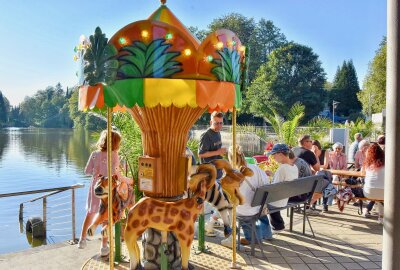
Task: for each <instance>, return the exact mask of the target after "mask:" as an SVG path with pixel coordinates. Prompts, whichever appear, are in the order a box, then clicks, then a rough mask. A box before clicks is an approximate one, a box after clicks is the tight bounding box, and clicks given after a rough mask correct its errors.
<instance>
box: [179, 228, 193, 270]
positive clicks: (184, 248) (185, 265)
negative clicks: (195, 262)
mask: <svg viewBox="0 0 400 270" xmlns="http://www.w3.org/2000/svg"><path fill="white" fill-rule="evenodd" d="M186 236H188V239H190V240H189V241H188V239H186V238H181V237H179V236H178V234H177V238H178V240H179V246H180V248H181V258H182V270H187V269H189V255H190V247H191V246H192V241H193V234H190V235H186Z"/></svg>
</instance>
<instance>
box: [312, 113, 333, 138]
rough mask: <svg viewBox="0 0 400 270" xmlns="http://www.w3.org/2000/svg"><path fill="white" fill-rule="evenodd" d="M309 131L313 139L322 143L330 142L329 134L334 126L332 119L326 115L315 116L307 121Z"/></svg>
mask: <svg viewBox="0 0 400 270" xmlns="http://www.w3.org/2000/svg"><path fill="white" fill-rule="evenodd" d="M307 127H308V129H307V133H308V134H309V135H310V136H311V138H312V139H313V140H318V141H319V142H320V143H321V144H323V143H325V142H328V141H327V139H328V138H327V135H328V134H329V129H330V128H331V127H332V121H331V120H330V119H328V118H325V117H320V116H317V117H314V118H312V119H311V120H310V121H308V123H307Z"/></svg>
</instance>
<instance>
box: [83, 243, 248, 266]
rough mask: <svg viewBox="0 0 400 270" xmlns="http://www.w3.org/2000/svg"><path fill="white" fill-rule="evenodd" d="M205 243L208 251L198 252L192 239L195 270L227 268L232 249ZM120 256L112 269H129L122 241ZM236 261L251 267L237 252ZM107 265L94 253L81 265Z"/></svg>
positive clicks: (107, 262)
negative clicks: (120, 259)
mask: <svg viewBox="0 0 400 270" xmlns="http://www.w3.org/2000/svg"><path fill="white" fill-rule="evenodd" d="M206 244H207V247H208V252H203V253H198V252H196V249H195V248H196V247H197V241H193V244H192V246H193V248H192V250H191V254H190V264H191V265H192V266H193V267H194V268H195V269H196V270H210V269H229V268H230V266H231V259H232V250H231V249H229V248H226V247H224V246H221V245H219V244H216V243H209V242H207V243H206ZM139 247H140V248H141V247H142V245H141V243H139ZM141 254H142V250H141ZM122 256H123V260H125V261H126V262H119V263H116V264H115V267H114V269H120V270H125V269H129V256H128V250H127V249H126V245H125V243H122ZM236 261H237V264H238V265H239V266H240V267H241V269H243V270H246V269H253V268H250V267H248V266H247V265H248V263H249V262H246V261H245V259H244V258H243V257H242V256H240V254H237V256H236ZM108 266H109V261H108V258H106V257H101V256H100V255H95V256H93V257H92V258H90V259H89V260H87V261H86V262H85V264H84V265H83V266H82V270H103V269H104V270H108V269H109V267H108Z"/></svg>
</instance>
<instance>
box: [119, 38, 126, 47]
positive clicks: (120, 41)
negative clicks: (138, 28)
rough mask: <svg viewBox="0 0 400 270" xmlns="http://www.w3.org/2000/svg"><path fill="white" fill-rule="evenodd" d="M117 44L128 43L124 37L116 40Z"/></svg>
mask: <svg viewBox="0 0 400 270" xmlns="http://www.w3.org/2000/svg"><path fill="white" fill-rule="evenodd" d="M118 42H119V44H121V45H125V44H126V43H128V42H127V41H126V39H125V38H124V37H120V38H119V39H118Z"/></svg>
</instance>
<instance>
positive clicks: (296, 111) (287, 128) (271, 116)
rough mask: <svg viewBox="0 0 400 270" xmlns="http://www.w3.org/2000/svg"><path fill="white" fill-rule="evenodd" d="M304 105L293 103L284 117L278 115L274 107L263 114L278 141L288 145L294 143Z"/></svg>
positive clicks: (302, 115) (293, 144)
mask: <svg viewBox="0 0 400 270" xmlns="http://www.w3.org/2000/svg"><path fill="white" fill-rule="evenodd" d="M304 109H305V107H304V105H302V104H301V103H295V104H294V105H293V106H292V107H291V108H290V110H289V112H288V114H287V116H286V119H285V118H284V117H283V116H281V115H279V114H278V113H277V112H276V111H275V110H274V109H271V112H267V113H265V115H264V118H265V120H266V121H267V122H268V123H270V124H271V126H272V128H273V129H274V131H275V133H276V135H277V136H278V140H279V142H282V143H286V144H287V145H289V146H295V145H296V139H297V138H296V129H297V127H298V126H299V124H300V120H301V119H302V118H303V117H304Z"/></svg>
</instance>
